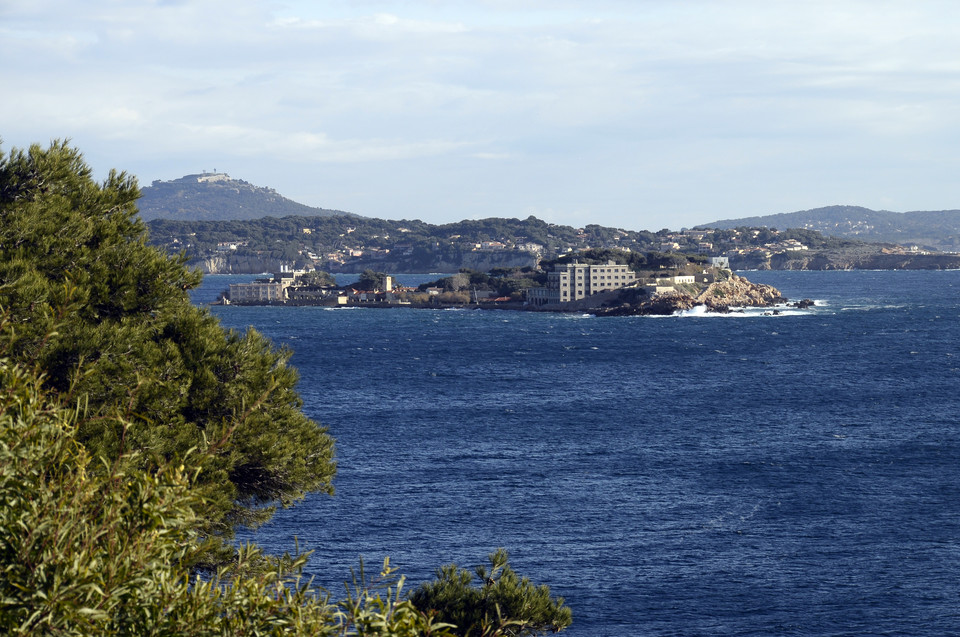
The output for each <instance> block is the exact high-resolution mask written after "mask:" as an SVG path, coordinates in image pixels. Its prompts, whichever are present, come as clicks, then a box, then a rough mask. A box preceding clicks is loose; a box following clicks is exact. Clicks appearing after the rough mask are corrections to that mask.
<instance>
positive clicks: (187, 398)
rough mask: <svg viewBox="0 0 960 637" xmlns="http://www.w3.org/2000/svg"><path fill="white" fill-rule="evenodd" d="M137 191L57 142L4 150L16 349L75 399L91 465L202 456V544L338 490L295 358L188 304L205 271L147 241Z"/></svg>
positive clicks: (0, 283) (59, 391)
mask: <svg viewBox="0 0 960 637" xmlns="http://www.w3.org/2000/svg"><path fill="white" fill-rule="evenodd" d="M138 196H139V189H138V187H137V184H136V181H135V180H134V179H133V178H131V177H128V176H127V175H125V174H123V173H118V172H116V171H111V172H110V174H109V176H108V177H107V179H106V180H105V181H104V182H103V183H97V182H95V181H94V180H93V178H92V177H91V171H90V168H89V167H88V166H87V165H86V164H85V163H84V161H83V159H82V156H81V155H80V153H79V152H78V151H77V150H75V149H73V148H71V147H69V146H68V145H67V143H66V142H54V143H52V144H51V146H50V147H49V148H47V149H43V148H41V147H40V146H38V145H34V146H31V147H30V149H29V150H28V151H21V150H16V149H14V150H13V151H12V152H11V153H10V154H9V155H4V154H2V153H0V307H2V308H4V309H5V310H6V312H7V313H8V318H9V321H10V330H9V334H10V339H11V348H10V356H11V357H12V358H13V360H14V362H19V363H21V364H23V365H27V366H28V367H31V368H33V367H35V368H37V369H41V370H43V373H44V374H45V377H46V383H47V386H48V387H49V388H50V389H51V390H52V391H53V392H54V394H55V395H56V396H58V397H59V400H60V401H61V403H62V404H63V405H72V404H76V403H77V402H80V403H81V404H82V406H83V411H82V418H81V419H80V421H79V422H78V424H77V427H78V429H77V440H78V441H79V442H80V443H82V444H83V445H84V446H85V447H86V448H87V449H88V451H90V452H91V453H92V454H93V455H94V456H100V457H103V458H106V459H108V460H110V461H113V460H115V459H117V458H120V457H124V458H127V459H128V460H132V459H135V461H136V462H138V463H140V464H141V465H143V466H148V465H159V464H163V463H164V462H169V461H171V460H172V459H174V458H189V459H192V460H188V462H190V461H197V462H200V460H201V459H202V462H201V464H200V465H198V466H196V467H191V469H200V470H201V471H200V474H199V478H198V484H197V488H198V489H199V490H200V495H201V496H202V498H203V500H204V501H205V503H206V504H205V505H204V508H203V511H202V520H203V531H204V532H205V533H206V534H208V535H213V536H223V537H227V536H229V535H230V534H231V531H232V528H233V527H234V525H236V524H247V525H256V524H258V523H261V522H263V521H265V520H267V519H269V517H270V515H271V514H272V512H273V510H274V507H275V506H278V505H280V506H287V505H290V504H291V503H293V502H294V501H296V500H297V499H299V498H302V497H303V496H304V495H305V494H306V493H308V492H312V491H322V492H332V485H331V480H332V477H333V474H334V471H335V463H334V461H333V440H332V439H331V438H330V436H329V435H328V434H327V433H326V430H325V429H324V428H323V427H321V426H319V425H318V424H317V423H315V422H313V421H311V420H310V419H308V418H307V417H306V416H304V415H303V413H302V412H301V411H300V406H301V401H300V398H299V396H298V395H297V393H296V392H295V391H294V386H295V384H296V381H297V374H296V371H295V370H294V369H292V368H291V367H289V366H288V365H287V361H288V359H289V356H290V352H289V351H285V350H277V349H275V348H274V347H273V346H272V345H271V344H270V343H269V342H268V341H267V339H265V338H264V337H263V336H261V335H260V334H258V333H257V332H255V331H253V330H250V331H248V332H246V333H245V334H239V333H236V332H233V331H228V330H225V329H224V328H222V327H221V326H220V324H219V322H218V321H217V319H216V318H215V317H213V316H212V315H210V314H209V312H207V311H206V310H203V309H199V308H197V307H194V306H193V305H191V303H190V300H189V298H188V296H187V290H189V289H190V288H192V287H194V286H196V285H197V284H198V283H199V281H200V276H199V274H198V273H196V272H191V271H189V270H187V269H186V267H185V265H184V260H183V258H182V257H168V256H166V255H164V254H163V253H161V252H160V251H159V250H158V249H156V248H153V247H150V246H148V245H147V243H146V232H145V228H144V226H143V224H142V223H141V222H140V221H139V219H138V218H137V216H136V200H137V197H138ZM117 416H123V417H124V418H125V419H126V420H128V421H129V426H126V427H123V428H119V427H117V425H116V417H117ZM191 449H195V450H198V451H199V453H195V454H193V455H190V456H188V455H187V452H188V451H189V450H191ZM129 452H139V453H138V454H137V455H130V453H129Z"/></svg>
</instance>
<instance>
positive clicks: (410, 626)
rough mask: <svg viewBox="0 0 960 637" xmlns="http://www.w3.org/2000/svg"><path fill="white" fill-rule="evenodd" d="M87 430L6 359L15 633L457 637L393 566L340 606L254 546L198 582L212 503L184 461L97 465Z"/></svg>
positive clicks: (4, 618) (2, 496)
mask: <svg viewBox="0 0 960 637" xmlns="http://www.w3.org/2000/svg"><path fill="white" fill-rule="evenodd" d="M113 424H114V425H116V426H117V427H119V428H121V429H122V428H124V427H126V426H127V423H125V422H123V421H122V420H117V421H116V422H114V423H113ZM76 431H77V411H76V410H69V409H65V408H64V407H62V406H60V405H59V404H58V401H57V399H56V397H54V396H51V395H50V394H49V393H47V392H46V391H44V390H43V389H42V388H41V380H40V379H39V378H38V377H37V376H36V374H35V373H32V372H27V371H25V370H24V369H22V368H21V367H18V366H15V365H11V364H10V363H9V362H8V361H6V360H0V632H2V633H3V634H4V635H40V634H43V635H49V634H56V635H78V636H79V635H90V636H95V635H96V636H98V635H138V636H140V635H158V636H159V635H185V636H198V637H199V636H210V637H214V636H223V635H304V636H307V635H309V636H315V635H319V636H324V635H326V636H331V637H333V636H346V635H367V636H371V637H373V636H376V637H416V636H427V635H437V636H441V635H447V634H449V633H448V632H447V627H446V626H444V625H443V624H441V623H440V622H438V621H437V620H436V618H435V617H434V616H432V615H430V614H427V613H422V612H420V611H418V610H417V609H416V608H415V607H414V606H413V605H412V604H411V603H410V602H409V601H405V600H403V599H401V587H402V583H403V580H402V578H396V577H395V576H394V575H393V570H392V569H390V568H389V564H388V563H386V562H385V564H384V571H383V572H382V573H381V576H382V577H381V579H379V580H376V581H371V582H366V581H364V580H363V578H362V577H361V580H360V581H359V582H357V581H356V580H355V582H354V588H352V589H350V591H349V595H348V598H347V599H346V600H344V601H342V602H339V603H337V604H332V603H330V602H329V596H328V595H327V594H326V593H324V592H323V591H321V590H318V589H315V588H313V587H312V586H311V585H310V582H309V581H305V580H304V579H303V576H302V569H303V566H304V565H305V563H306V560H307V556H306V555H295V556H292V557H291V556H289V555H286V556H284V558H283V559H281V560H280V561H279V562H277V563H276V566H275V567H274V568H272V569H268V570H264V569H263V568H262V565H263V563H264V562H265V560H264V557H263V556H262V555H261V554H260V552H259V550H258V549H257V548H256V547H253V546H249V545H248V546H244V547H241V548H240V549H238V550H236V551H235V553H234V555H233V560H232V562H233V564H232V567H231V569H230V570H227V569H224V568H221V569H218V570H216V571H215V572H213V573H211V574H210V575H209V576H208V577H206V578H202V579H201V578H198V577H195V576H193V575H191V571H190V568H189V565H190V564H191V563H192V562H193V561H194V560H195V558H196V555H197V553H198V552H199V551H200V550H201V544H200V538H199V536H198V534H197V531H196V528H195V527H196V523H197V513H196V509H197V508H198V507H200V506H202V502H201V501H200V499H199V498H198V495H197V493H196V491H195V490H194V489H193V488H192V484H193V479H192V478H193V476H191V475H190V473H189V472H188V471H187V470H186V469H185V467H184V466H183V465H179V466H173V465H165V466H162V467H157V468H156V469H155V470H153V471H143V470H140V469H136V468H130V467H135V466H136V465H137V463H136V462H125V461H124V460H125V458H120V459H118V460H119V461H118V462H114V463H112V464H107V465H102V466H97V465H98V462H97V461H96V460H95V459H94V458H93V457H92V456H91V454H90V453H89V452H87V451H86V450H85V449H84V447H83V445H81V444H79V443H78V442H77V440H76ZM124 467H127V468H124ZM361 572H362V571H361Z"/></svg>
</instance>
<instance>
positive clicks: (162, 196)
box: [139, 173, 357, 221]
mask: <svg viewBox="0 0 960 637" xmlns="http://www.w3.org/2000/svg"><path fill="white" fill-rule="evenodd" d="M139 207H140V217H141V218H142V219H143V220H144V221H151V220H153V219H173V220H179V221H234V220H249V219H260V218H263V217H287V216H291V215H300V216H310V217H326V216H332V215H346V216H354V217H355V216H357V215H352V214H350V213H346V212H343V211H341V210H327V209H324V208H313V207H311V206H306V205H304V204H301V203H297V202H296V201H292V200H290V199H287V198H286V197H283V196H281V195H280V194H279V193H278V192H277V191H276V190H274V189H273V188H263V187H259V186H254V185H253V184H250V183H248V182H246V181H243V180H242V179H231V178H230V175H228V174H226V173H203V174H199V175H186V176H184V177H181V178H180V179H173V180H171V181H159V180H158V181H154V182H153V183H152V184H151V185H150V186H147V187H145V188H143V196H142V197H141V199H140V201H139Z"/></svg>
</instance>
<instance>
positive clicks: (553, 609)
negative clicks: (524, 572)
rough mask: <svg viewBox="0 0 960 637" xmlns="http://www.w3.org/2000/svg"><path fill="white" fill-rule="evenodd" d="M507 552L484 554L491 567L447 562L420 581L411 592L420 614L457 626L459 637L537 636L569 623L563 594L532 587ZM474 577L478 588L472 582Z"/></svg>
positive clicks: (570, 616)
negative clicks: (431, 614)
mask: <svg viewBox="0 0 960 637" xmlns="http://www.w3.org/2000/svg"><path fill="white" fill-rule="evenodd" d="M508 557H509V556H508V554H507V552H506V551H505V550H503V549H502V548H501V549H497V551H495V552H493V553H491V554H490V555H489V556H488V559H489V560H490V570H487V568H486V567H485V566H482V565H481V566H478V567H477V568H476V569H475V571H474V573H470V571H467V570H464V569H460V568H458V567H457V565H456V564H448V565H447V566H444V567H441V568H440V569H439V570H438V571H437V579H436V580H434V581H432V582H429V583H426V584H423V585H421V586H420V587H419V588H418V589H417V590H415V591H414V592H413V594H412V595H411V596H410V601H411V602H413V605H414V606H416V607H417V608H418V609H420V611H421V612H424V613H428V612H434V613H436V615H437V618H438V619H439V620H440V621H442V622H446V623H450V624H453V625H454V626H456V628H455V629H454V630H455V632H456V634H457V635H461V636H463V637H475V636H476V637H479V636H484V637H493V636H496V635H503V636H509V637H514V636H520V635H538V634H544V633H548V632H551V633H553V632H558V631H560V630H563V629H564V628H566V627H568V626H569V625H570V624H571V622H572V621H573V617H572V613H571V611H570V609H569V608H567V607H566V606H564V605H563V598H562V597H559V598H556V599H554V598H552V597H551V596H550V588H549V587H547V586H543V585H541V586H535V585H534V584H533V583H531V582H530V580H529V579H527V578H526V577H523V578H521V577H520V576H518V575H517V574H516V573H515V572H514V571H513V569H512V568H510V564H509V563H508ZM474 575H476V578H477V579H478V580H479V586H473V581H474Z"/></svg>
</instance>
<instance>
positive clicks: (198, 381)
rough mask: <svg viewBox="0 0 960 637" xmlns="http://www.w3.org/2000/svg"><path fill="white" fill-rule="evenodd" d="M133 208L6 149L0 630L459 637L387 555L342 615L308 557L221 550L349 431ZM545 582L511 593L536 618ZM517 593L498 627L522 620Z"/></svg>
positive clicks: (125, 198)
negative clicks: (205, 294)
mask: <svg viewBox="0 0 960 637" xmlns="http://www.w3.org/2000/svg"><path fill="white" fill-rule="evenodd" d="M137 196H138V188H137V186H136V182H135V181H134V180H133V179H132V178H129V177H127V176H126V175H124V174H122V173H117V172H111V173H110V175H109V177H108V178H107V179H106V180H105V181H104V182H103V183H102V184H100V183H97V182H95V181H94V180H93V179H92V178H91V173H90V169H89V168H88V167H87V166H86V164H85V163H84V162H83V160H82V157H81V155H80V154H79V152H77V151H76V150H75V149H73V148H70V147H69V146H68V145H67V144H66V143H64V142H54V143H53V144H51V146H50V147H49V148H48V149H43V148H41V147H39V146H36V145H35V146H32V147H31V148H30V149H29V150H28V151H26V152H24V151H19V150H14V151H13V152H11V153H10V154H9V155H3V154H2V153H0V632H3V633H4V634H70V635H102V634H135V635H171V634H176V635H211V636H213V635H247V634H258V635H280V634H293V635H321V636H322V635H330V636H341V635H344V636H345V635H348V634H350V635H370V636H379V637H387V636H391V637H415V636H418V635H424V636H426V635H438V636H439V635H445V634H448V628H450V627H449V626H446V625H444V624H442V623H441V622H442V619H441V618H440V617H439V616H438V615H437V614H436V613H433V612H432V611H421V610H419V609H418V608H417V607H416V606H415V605H414V604H413V602H412V601H410V600H406V599H404V597H403V595H402V593H401V587H402V584H403V578H402V577H400V578H398V577H397V576H396V575H395V574H394V572H393V569H391V568H390V567H389V563H388V562H385V563H384V568H383V571H382V572H381V579H379V580H367V579H366V578H365V576H364V575H363V572H362V569H361V574H360V577H359V579H357V580H355V582H354V586H353V587H352V588H349V589H348V596H347V599H345V600H343V601H340V602H337V603H335V604H331V603H330V602H329V598H328V597H327V595H326V594H325V593H323V592H322V591H318V590H315V589H312V588H311V587H310V585H309V584H304V583H303V582H302V580H301V579H300V576H301V574H302V568H303V566H304V564H305V562H306V559H307V556H305V555H296V556H293V557H291V556H289V555H285V556H282V557H281V558H278V559H274V558H267V557H265V556H263V555H261V553H260V551H259V550H258V549H257V548H256V547H253V546H247V547H243V548H241V549H239V550H237V549H233V548H232V547H230V546H229V545H228V544H226V543H224V542H223V541H222V540H223V539H224V538H225V537H228V536H229V535H230V532H231V530H232V529H233V526H234V525H236V524H257V523H259V522H262V521H263V520H265V519H268V518H269V516H270V515H271V513H272V511H273V507H274V506H277V505H283V506H286V505H289V504H291V503H292V502H294V501H295V500H296V499H298V498H300V497H302V496H303V495H304V494H305V493H306V492H308V491H328V492H329V491H332V487H331V484H330V482H331V479H332V476H333V473H334V470H335V465H334V462H333V458H332V454H333V441H332V439H331V438H330V437H329V436H328V435H327V433H326V430H325V429H323V428H322V427H320V426H319V425H317V424H316V423H314V422H313V421H311V420H309V419H308V418H306V417H305V416H304V415H303V413H302V412H301V411H300V407H301V402H300V398H299V397H298V395H297V394H296V392H295V391H294V385H295V384H296V380H297V376H296V372H295V371H294V370H293V369H292V368H290V367H289V366H288V365H287V361H288V359H289V355H290V353H289V352H288V351H284V350H279V351H278V350H276V349H274V348H273V347H272V345H271V344H270V343H269V342H268V341H267V340H266V339H265V338H264V337H263V336H261V335H259V334H258V333H256V332H255V331H252V330H250V331H248V332H246V333H245V334H238V333H235V332H232V331H227V330H224V329H223V328H222V327H221V326H220V324H219V323H218V321H217V320H216V319H215V318H214V317H212V316H211V315H210V314H209V312H207V311H206V310H203V309H200V308H196V307H194V306H193V305H191V303H190V300H189V298H188V296H187V290H189V289H190V288H191V287H193V286H195V285H197V283H198V282H199V275H198V274H196V273H194V272H190V271H188V270H187V269H186V268H185V267H184V263H183V258H182V257H174V258H170V257H167V256H164V255H163V254H162V253H160V252H159V251H157V250H156V249H154V248H151V247H149V246H148V245H147V243H146V236H145V231H144V226H143V225H142V224H141V223H140V221H139V220H138V219H137V217H136V207H135V202H136V199H137ZM212 560H216V561H212ZM505 560H506V558H505V555H504V559H503V562H504V564H505ZM218 562H219V563H218ZM224 563H229V564H230V568H229V569H227V568H226V567H224V566H222V564H224ZM498 563H499V562H498ZM198 566H206V567H208V568H207V571H206V574H205V576H204V577H202V578H201V577H197V576H195V573H196V568H197V567H198ZM502 570H503V574H502V575H500V574H499V572H497V571H496V566H495V572H494V573H493V574H491V577H497V578H498V579H499V580H503V581H505V582H507V583H509V582H511V581H514V580H515V579H516V578H515V577H514V576H513V575H512V571H508V570H507V569H506V568H503V569H502ZM508 574H509V575H510V577H508ZM511 578H513V579H511ZM531 586H532V585H530V584H529V582H527V581H526V580H522V581H520V580H517V581H516V582H514V584H511V585H510V586H504V587H503V592H504V593H509V592H510V591H519V593H517V594H519V595H521V598H522V597H523V596H526V595H528V594H531V595H532V597H530V599H531V600H532V601H534V602H536V603H537V604H538V606H536V607H537V608H539V607H540V606H539V605H540V604H541V601H542V600H541V597H540V595H541V594H540V593H538V592H537V591H539V590H541V589H544V588H545V587H541V588H540V589H536V590H533V591H531V590H530V587H531ZM463 593H464V595H465V596H466V597H465V598H464V599H463V600H462V603H460V604H459V606H460V607H463V606H466V607H467V608H468V609H469V608H471V605H473V604H476V603H483V604H485V605H484V606H483V610H484V613H486V612H487V611H489V605H488V604H487V601H488V600H489V599H491V598H490V596H489V595H485V596H481V597H479V598H476V597H475V596H474V594H473V593H471V592H470V591H463ZM511 594H513V593H511ZM513 595H514V597H516V594H513ZM511 599H513V598H512V597H510V596H509V595H507V596H504V597H502V599H501V597H497V598H496V601H495V604H494V608H495V609H496V610H497V612H498V613H499V614H498V615H497V618H498V619H497V622H498V624H497V626H504V627H510V626H514V625H517V626H526V625H528V620H527V617H528V615H529V613H528V612H527V609H528V606H526V605H522V606H516V605H511V604H510V603H508V602H510V600H511ZM454 603H456V602H454ZM560 604H561V605H562V601H561V602H560ZM501 609H505V610H502V611H501ZM478 612H479V611H478ZM509 613H518V615H517V617H516V618H514V617H513V616H511V615H510V614H509ZM475 614H476V613H475ZM482 616H483V617H486V615H485V614H484V615H482ZM567 623H569V621H567ZM556 625H557V626H558V627H562V626H560V625H559V623H558V624H556ZM499 634H512V633H499ZM518 634H519V633H518Z"/></svg>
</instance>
